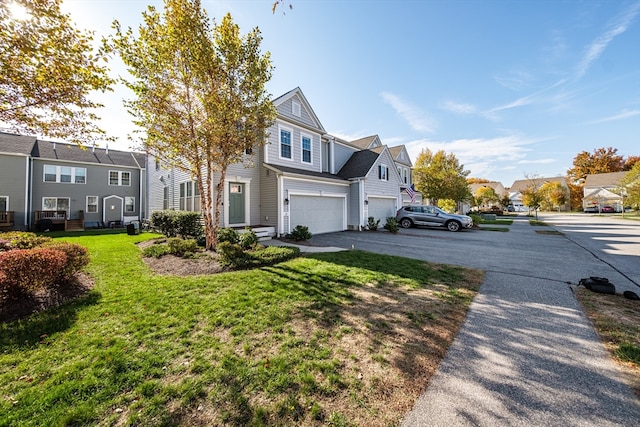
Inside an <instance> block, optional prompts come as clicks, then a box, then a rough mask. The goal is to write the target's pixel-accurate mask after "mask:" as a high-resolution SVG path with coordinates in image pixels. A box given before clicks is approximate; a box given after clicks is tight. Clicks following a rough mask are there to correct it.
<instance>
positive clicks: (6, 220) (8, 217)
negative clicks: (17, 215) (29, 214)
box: [0, 211, 13, 230]
mask: <svg viewBox="0 0 640 427" xmlns="http://www.w3.org/2000/svg"><path fill="white" fill-rule="evenodd" d="M12 227H13V211H0V229H1V230H9V229H10V228H12Z"/></svg>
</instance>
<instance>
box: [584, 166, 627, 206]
mask: <svg viewBox="0 0 640 427" xmlns="http://www.w3.org/2000/svg"><path fill="white" fill-rule="evenodd" d="M625 174H626V172H609V173H598V174H591V175H587V177H586V178H585V181H584V187H583V198H582V208H583V209H586V208H590V207H591V208H592V207H598V206H613V208H614V209H615V210H616V212H622V196H621V195H620V194H619V192H620V182H621V181H622V178H624V176H625Z"/></svg>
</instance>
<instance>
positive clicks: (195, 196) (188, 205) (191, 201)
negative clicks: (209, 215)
mask: <svg viewBox="0 0 640 427" xmlns="http://www.w3.org/2000/svg"><path fill="white" fill-rule="evenodd" d="M180 210H183V211H192V212H200V188H198V183H197V181H187V182H182V183H180Z"/></svg>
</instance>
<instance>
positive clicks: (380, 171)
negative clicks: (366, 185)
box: [378, 165, 382, 179]
mask: <svg viewBox="0 0 640 427" xmlns="http://www.w3.org/2000/svg"><path fill="white" fill-rule="evenodd" d="M378 179H382V165H378Z"/></svg>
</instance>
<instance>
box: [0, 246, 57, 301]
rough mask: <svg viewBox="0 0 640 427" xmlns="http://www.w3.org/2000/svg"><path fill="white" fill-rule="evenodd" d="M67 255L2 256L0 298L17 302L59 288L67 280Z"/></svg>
mask: <svg viewBox="0 0 640 427" xmlns="http://www.w3.org/2000/svg"><path fill="white" fill-rule="evenodd" d="M66 263H67V255H66V254H65V253H64V252H62V251H59V250H55V249H48V248H34V249H17V250H12V251H6V252H0V294H2V295H3V296H4V297H6V298H8V299H16V298H20V297H22V296H26V295H29V294H33V293H35V292H36V291H38V290H41V289H44V288H47V287H50V286H56V285H57V284H58V283H60V280H61V279H62V278H63V277H64V273H65V265H66Z"/></svg>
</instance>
